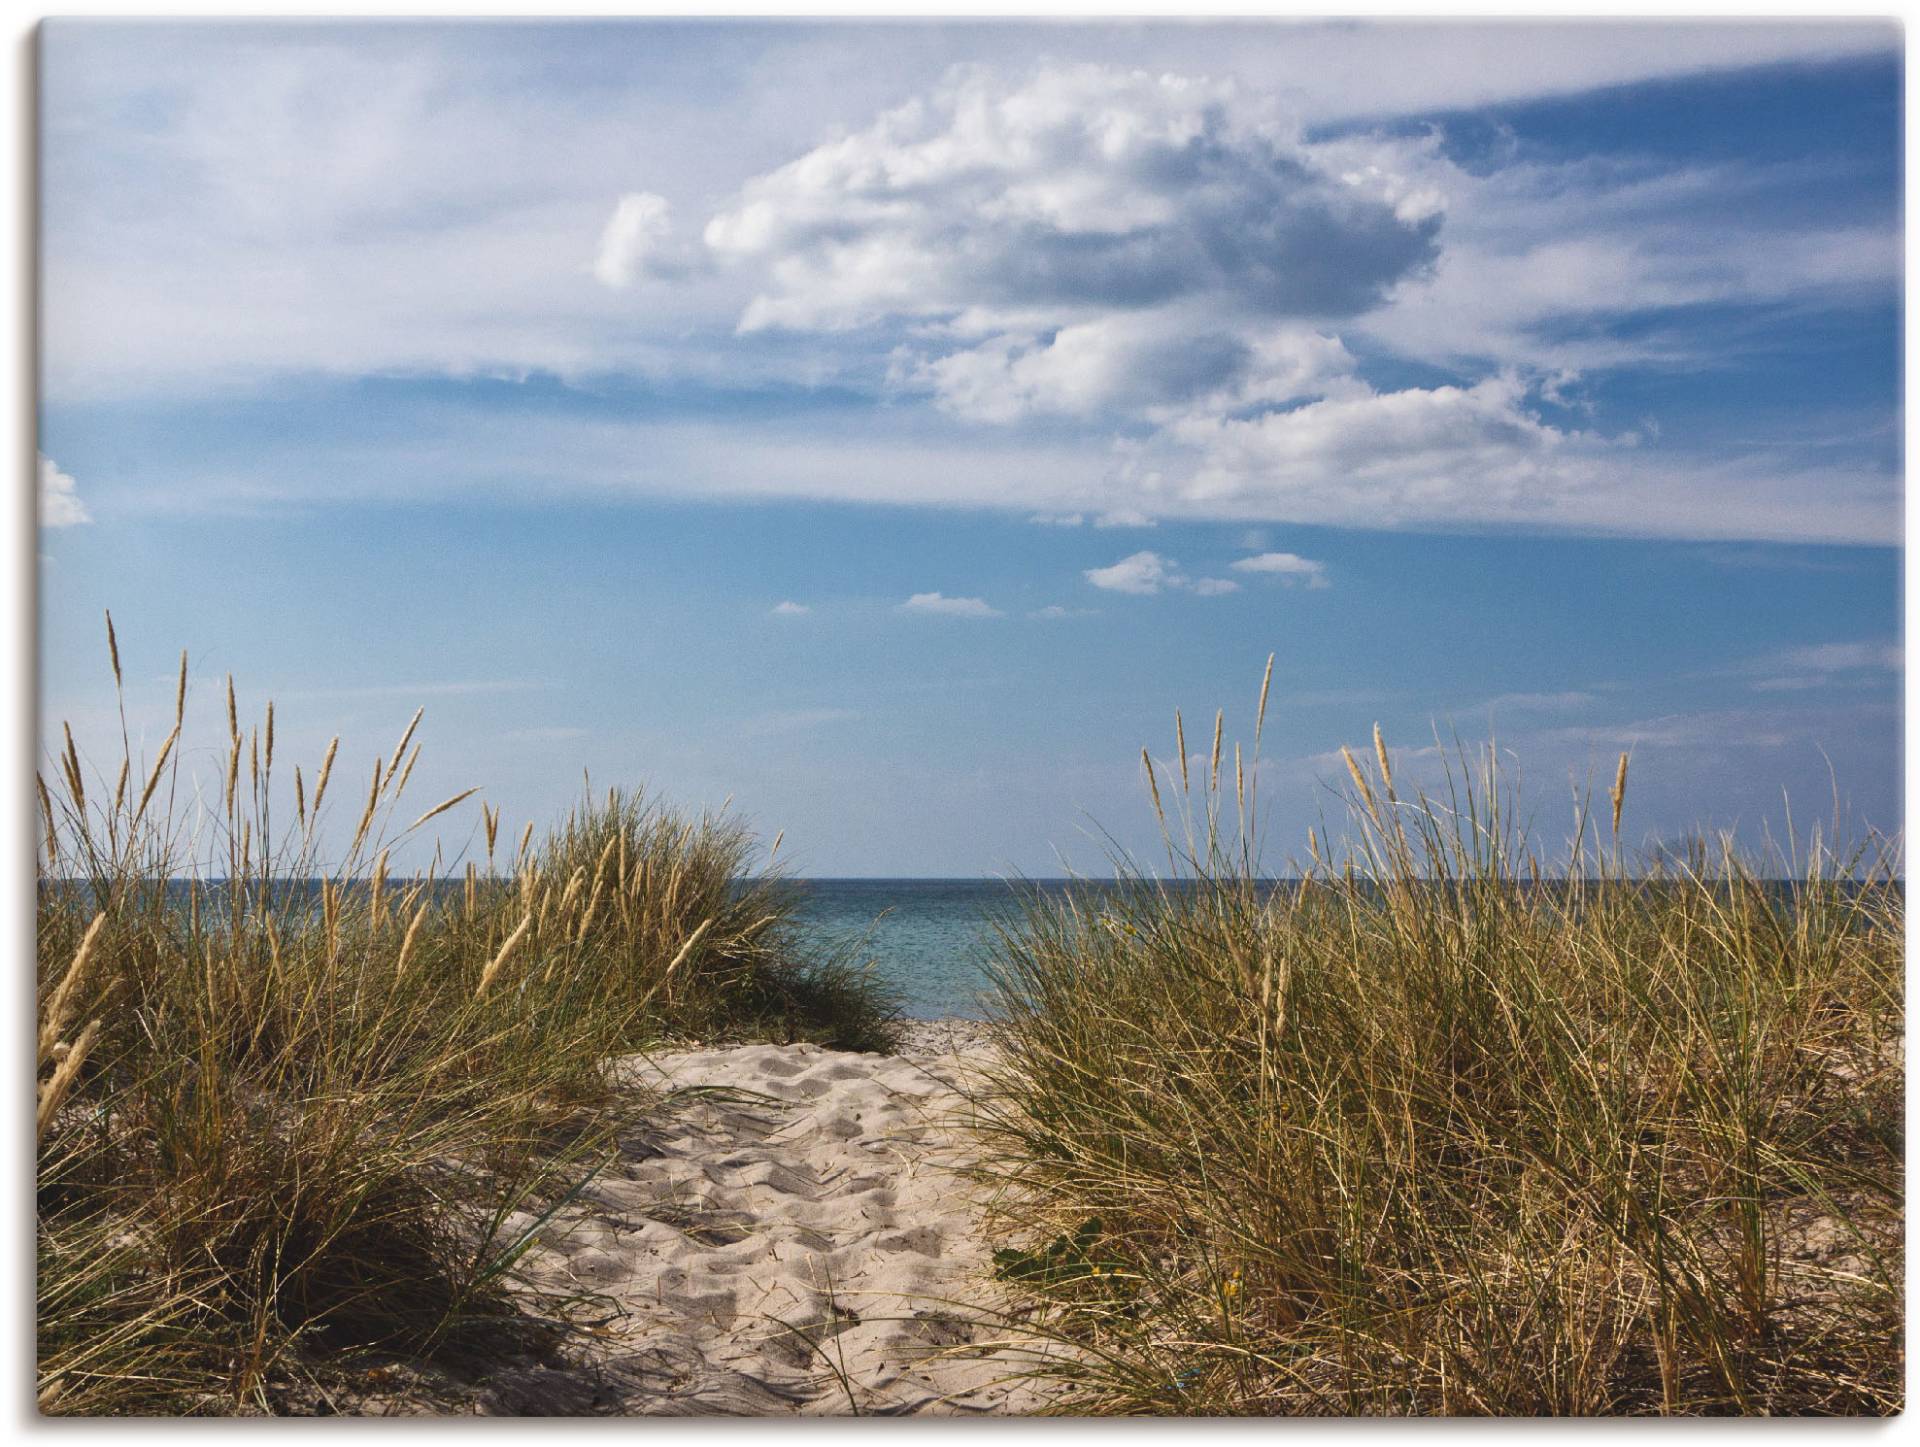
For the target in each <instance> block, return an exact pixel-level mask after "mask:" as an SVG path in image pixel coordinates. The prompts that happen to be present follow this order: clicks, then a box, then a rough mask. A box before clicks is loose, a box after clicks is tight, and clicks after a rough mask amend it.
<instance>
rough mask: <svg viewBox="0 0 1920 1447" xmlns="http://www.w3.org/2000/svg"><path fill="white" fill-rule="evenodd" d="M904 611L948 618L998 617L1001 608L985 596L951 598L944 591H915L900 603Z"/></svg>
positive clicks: (901, 609)
mask: <svg viewBox="0 0 1920 1447" xmlns="http://www.w3.org/2000/svg"><path fill="white" fill-rule="evenodd" d="M900 611H901V612H902V613H936V614H939V615H940V616H942V617H946V618H998V617H1000V616H1001V614H1000V610H999V609H998V608H995V607H994V606H993V605H992V604H990V603H988V602H987V600H986V599H984V598H949V597H947V596H946V595H945V594H944V593H915V594H914V595H913V596H912V597H911V598H909V599H907V601H906V602H904V603H902V604H901V605H900Z"/></svg>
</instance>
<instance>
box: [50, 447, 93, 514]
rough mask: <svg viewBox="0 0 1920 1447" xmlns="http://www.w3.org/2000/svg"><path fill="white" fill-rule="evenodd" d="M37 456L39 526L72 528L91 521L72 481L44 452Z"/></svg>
mask: <svg viewBox="0 0 1920 1447" xmlns="http://www.w3.org/2000/svg"><path fill="white" fill-rule="evenodd" d="M39 457H40V526H41V527H43V528H71V527H78V526H79V525H80V524H81V523H90V522H92V521H93V514H92V513H90V512H88V511H87V505H86V504H85V503H84V502H82V501H80V493H79V491H78V489H77V488H76V486H75V484H74V481H73V479H72V478H71V477H69V476H68V475H67V474H66V473H64V472H62V471H61V470H60V469H59V468H58V467H56V466H55V465H54V462H53V459H52V458H51V457H48V456H47V455H46V454H45V453H44V452H43V453H41V454H39Z"/></svg>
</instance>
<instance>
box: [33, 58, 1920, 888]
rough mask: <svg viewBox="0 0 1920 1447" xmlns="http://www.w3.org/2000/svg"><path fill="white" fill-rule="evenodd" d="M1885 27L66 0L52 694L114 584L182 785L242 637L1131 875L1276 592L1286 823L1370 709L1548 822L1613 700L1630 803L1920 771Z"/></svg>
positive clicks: (57, 262)
mask: <svg viewBox="0 0 1920 1447" xmlns="http://www.w3.org/2000/svg"><path fill="white" fill-rule="evenodd" d="M1901 43H1902V37H1901V34H1900V32H1899V30H1898V29H1897V27H1895V26H1893V25H1891V24H1888V23H1878V22H1876V23H1865V22H1847V23H1835V24H1817V23H1792V24H1781V23H1746V22H1739V23H1735V22H1702V23H1680V22H1659V23H1654V22H1644V23H1624V22H1622V23H1604V24H1603V23H1572V22H1559V23H1526V24H1521V23H1484V24H1467V23H1432V22H1420V23H1413V22H1384V21H1382V22H1359V21H1345V22H1337V23H1321V24H1284V23H1233V24H1227V23H1207V24H1199V23H1185V24H1180V23H1168V22H1156V23H1102V24H1087V23H1073V24H1067V23H1054V24H1038V23H1036V24H1022V25H1014V24H1003V23H985V22H972V23H938V24H936V23H917V24H904V23H902V24H875V23H868V22H839V23H770V22H746V21H732V22H702V23H692V22H665V21H659V22H617V23H613V22H573V23H540V24H503V23H501V24H482V23H462V24H450V23H408V24H398V23H396V24H383V25H370V24H361V23H329V24H306V23H294V22H274V23H255V24H232V23H216V22H196V23H160V22H139V23H128V22H96V21H73V20H56V21H51V22H48V23H47V24H45V25H44V26H43V27H42V29H41V31H40V38H39V60H40V67H41V77H40V104H41V121H40V136H41V162H40V199H41V209H40V217H41V235H40V281H41V299H40V306H41V317H40V323H41V326H40V341H41V358H40V367H41V371H40V429H39V430H40V437H39V448H40V454H41V460H40V471H39V482H40V522H41V533H40V580H41V598H42V607H41V627H42V719H43V728H56V727H57V723H58V721H62V720H65V721H70V722H71V723H72V726H73V728H74V731H75V734H76V736H77V737H78V738H79V739H80V741H81V747H82V749H83V751H87V752H92V753H94V754H95V755H96V756H98V757H101V758H105V757H108V756H109V753H110V751H111V757H113V758H114V759H115V760H116V761H117V758H118V753H117V749H118V741H119V716H118V712H117V709H116V706H115V702H114V695H113V689H112V679H111V676H110V674H109V672H108V669H107V666H106V658H105V648H104V635H103V628H102V622H101V619H102V613H103V611H104V610H109V609H110V610H111V611H112V613H113V615H114V619H115V623H116V626H117V629H118V633H119V640H120V649H121V654H122V659H123V664H124V665H125V669H126V673H127V708H128V717H129V721H130V729H131V732H132V735H133V738H134V745H135V749H136V751H137V752H138V751H144V752H145V754H146V756H147V757H151V755H152V753H153V752H154V751H155V750H156V749H157V748H158V746H159V743H160V741H161V739H163V738H164V736H165V734H166V732H167V730H168V728H169V727H170V726H171V721H172V718H171V716H172V710H173V686H174V685H173V670H174V669H175V667H176V665H177V659H178V656H179V650H180V649H182V648H185V649H186V650H187V651H188V653H189V655H190V658H191V660H192V668H193V677H194V680H195V682H194V687H193V690H192V697H191V701H190V706H189V721H188V730H187V736H186V739H185V752H184V754H183V758H184V760H185V767H186V768H187V769H188V770H189V772H193V773H198V774H199V775H201V776H202V777H204V778H206V779H208V780H211V779H212V778H213V777H214V776H215V775H217V774H219V773H220V772H221V771H222V770H223V769H224V766H225V753H226V745H225V735H226V725H225V720H224V717H223V715H224V710H225V693H224V688H225V684H224V678H225V676H226V675H228V674H231V675H232V676H233V678H234V680H235V686H236V689H237V692H238V695H239V698H240V702H241V708H242V711H243V712H244V713H247V714H248V715H249V716H257V715H258V713H259V711H260V709H261V708H262V707H263V706H264V704H265V701H266V700H267V699H269V698H272V699H273V700H274V701H275V706H276V726H277V730H278V733H279V739H280V743H279V747H280V750H281V757H283V758H292V759H296V760H308V761H312V763H317V761H318V759H319V757H320V755H321V753H322V752H323V751H324V750H325V748H326V745H327V741H328V739H329V738H330V737H331V736H333V735H335V734H338V735H340V736H341V739H342V742H341V760H342V763H341V767H342V768H343V769H346V770H347V771H348V776H349V777H352V776H359V775H364V773H365V772H366V768H367V766H368V765H370V764H371V762H372V761H373V759H374V758H375V757H376V756H378V755H380V754H381V753H383V751H385V750H387V749H389V748H390V747H391V746H392V743H393V741H394V739H395V738H396V737H397V736H398V735H399V733H400V731H401V730H402V729H403V728H404V727H405V725H406V722H407V720H408V718H409V717H410V716H411V714H412V713H413V711H414V709H415V708H416V707H424V708H425V710H426V713H425V718H424V720H423V722H422V725H421V734H420V737H422V738H423V739H424V740H425V743H426V748H425V751H424V753H423V755H422V759H421V763H420V766H419V768H418V770H417V772H416V775H415V778H414V780H413V782H412V783H411V784H410V789H409V793H410V795H412V796H414V797H417V798H419V799H420V800H422V807H424V806H425V805H426V804H428V803H432V802H436V801H437V800H438V799H439V798H440V797H444V796H445V795H447V794H450V793H453V792H455V791H457V790H459V789H463V788H466V787H468V786H470V785H474V786H478V787H479V788H480V789H481V791H482V793H481V797H484V798H485V799H486V800H488V801H490V802H492V803H494V804H497V805H499V806H500V807H501V809H502V810H503V814H504V816H505V818H506V819H507V820H509V821H525V820H532V821H535V822H536V823H539V824H546V823H550V822H552V821H554V820H555V819H557V818H558V817H559V816H560V815H562V814H563V813H564V812H565V810H566V809H567V807H568V806H569V805H570V803H571V802H573V801H574V800H575V799H576V798H578V796H579V794H580V791H581V790H582V788H583V787H586V786H587V785H588V784H589V783H590V784H591V786H592V787H593V788H595V789H596V790H597V789H600V788H604V787H606V786H608V785H612V784H623V785H629V786H645V787H646V788H647V789H649V790H650V791H652V792H654V793H656V794H658V795H659V796H661V797H662V798H664V799H667V800H670V801H673V802H675V803H678V804H681V805H684V806H688V807H696V808H697V807H701V806H707V805H711V806H719V805H721V804H722V803H726V802H729V801H730V807H732V808H733V809H734V810H736V811H738V812H739V813H740V814H741V815H742V816H743V817H744V818H745V819H747V820H748V821H749V822H750V823H751V824H752V825H753V826H754V827H755V828H756V829H757V830H758V831H759V832H760V834H761V837H762V839H763V840H764V841H766V842H769V843H770V842H771V840H772V838H773V836H774V835H775V834H776V833H778V834H780V835H781V837H782V843H781V852H780V860H781V862H782V863H784V864H785V865H786V866H788V867H789V868H791V869H793V870H795V871H797V872H799V873H803V874H810V875H827V876H831V875H889V876H891V875H940V876H967V875H996V874H1009V873H1017V874H1026V875H1034V876H1042V875H1057V874H1060V873H1063V872H1066V871H1068V870H1073V871H1078V872H1084V873H1093V874H1098V873H1104V872H1106V870H1107V867H1108V864H1109V861H1110V859H1111V857H1112V854H1113V851H1116V850H1118V851H1122V852H1126V853H1130V854H1133V855H1135V856H1137V857H1140V858H1142V859H1143V860H1146V861H1148V862H1151V860H1152V858H1153V857H1154V855H1155V852H1156V849H1157V829H1156V825H1155V823H1154V819H1153V815H1152V811H1151V807H1150V805H1149V803H1148V801H1147V793H1146V787H1145V777H1144V773H1143V769H1142V765H1141V762H1140V751H1141V749H1142V747H1143V746H1144V747H1147V748H1148V749H1149V750H1150V751H1151V753H1152V755H1153V757H1154V758H1155V760H1156V762H1157V766H1158V767H1159V768H1161V769H1162V770H1163V771H1172V770H1177V768H1178V764H1177V762H1176V754H1177V748H1176V745H1175V742H1174V728H1173V724H1174V716H1175V711H1176V710H1180V711H1181V712H1182V713H1183V714H1184V717H1185V719H1186V721H1187V728H1186V737H1187V743H1188V745H1189V748H1190V750H1191V751H1192V752H1193V753H1194V754H1195V755H1196V758H1195V760H1194V761H1193V766H1194V767H1201V766H1203V765H1204V763H1205V759H1204V757H1203V756H1204V755H1205V754H1206V752H1207V750H1208V745H1209V743H1210V739H1211V735H1212V728H1213V719H1214V715H1215V711H1216V710H1217V709H1224V710H1225V720H1224V733H1225V738H1226V740H1227V755H1228V758H1229V759H1230V758H1231V750H1232V745H1233V744H1234V742H1236V741H1238V742H1240V743H1242V744H1243V746H1247V747H1248V748H1249V749H1250V746H1251V744H1252V735H1253V725H1254V717H1253V715H1254V704H1255V699H1256V696H1257V693H1258V689H1259V684H1260V679H1261V675H1262V670H1263V669H1264V667H1265V665H1266V661H1267V658H1268V656H1269V654H1271V655H1272V656H1273V658H1274V665H1273V684H1272V692H1271V698H1270V703H1269V708H1268V717H1267V721H1266V727H1265V730H1264V735H1263V737H1262V739H1261V763H1260V765H1259V767H1258V771H1257V777H1258V780H1259V796H1258V810H1257V812H1258V814H1259V818H1260V824H1261V828H1262V833H1263V837H1264V839H1265V841H1266V843H1265V851H1266V852H1265V858H1266V862H1267V865H1268V867H1270V868H1273V869H1275V870H1280V869H1283V868H1285V867H1286V865H1287V862H1288V861H1289V860H1290V859H1293V858H1297V857H1300V856H1302V855H1303V854H1304V852H1305V846H1306V831H1307V829H1308V827H1309V826H1310V825H1317V824H1319V823H1321V822H1322V821H1323V820H1329V821H1331V822H1332V823H1333V825H1334V829H1335V832H1336V833H1338V832H1339V827H1340V825H1339V821H1340V819H1341V818H1342V817H1343V807H1342V805H1341V803H1340V801H1339V799H1338V797H1337V795H1336V792H1335V791H1336V789H1337V787H1338V785H1339V784H1340V782H1341V781H1342V778H1343V775H1344V766H1343V765H1342V764H1341V762H1340V758H1339V753H1338V750H1339V748H1340V747H1341V745H1343V744H1347V745H1354V746H1358V745H1361V744H1363V743H1364V744H1368V745H1369V746H1370V743H1371V735H1372V730H1373V727H1374V725H1375V724H1376V723H1377V724H1378V725H1379V726H1380V728H1381V730H1382V734H1383V737H1384V738H1385V739H1386V740H1387V742H1388V744H1389V746H1390V747H1391V749H1392V750H1393V754H1394V757H1395V759H1396V772H1397V774H1398V776H1399V777H1400V778H1401V779H1402V781H1403V783H1418V782H1422V781H1425V782H1435V781H1437V780H1438V779H1439V777H1440V775H1439V772H1438V771H1439V769H1440V763H1441V758H1442V755H1443V754H1444V753H1445V752H1446V750H1448V749H1452V748H1454V747H1456V746H1457V747H1464V748H1466V749H1468V750H1470V751H1471V750H1475V749H1478V748H1480V747H1483V746H1485V745H1486V744H1487V743H1489V741H1491V742H1492V744H1493V745H1494V746H1495V747H1496V748H1497V749H1498V751H1499V755H1500V757H1501V758H1502V759H1503V760H1504V762H1505V767H1507V768H1508V769H1509V770H1510V771H1512V774H1513V777H1514V779H1515V780H1516V781H1517V783H1518V792H1519V797H1520V798H1521V799H1522V801H1523V812H1524V815H1525V817H1526V818H1528V819H1529V820H1530V821H1531V823H1532V826H1533V830H1534V833H1535V836H1536V838H1538V839H1539V840H1541V841H1542V845H1543V847H1546V848H1548V849H1549V852H1551V851H1552V850H1553V849H1556V848H1558V847H1559V846H1561V845H1563V844H1564V841H1565V839H1566V836H1567V834H1568V833H1569V832H1570V829H1571V822H1572V819H1573V802H1572V801H1573V795H1574V793H1576V792H1577V791H1578V790H1579V789H1581V788H1583V787H1585V786H1586V785H1587V784H1588V783H1589V782H1591V783H1593V784H1594V785H1595V786H1596V787H1597V788H1599V789H1601V790H1604V788H1605V786H1606V785H1607V784H1608V783H1610V781H1611V778H1612V774H1613V769H1614V764H1615V760H1616V759H1617V757H1618V755H1619V754H1620V752H1622V751H1627V752H1629V753H1630V754H1631V757H1632V768H1631V787H1630V790H1629V802H1628V807H1627V810H1626V817H1625V831H1624V832H1625V834H1626V837H1627V838H1628V840H1629V842H1630V843H1631V844H1633V845H1635V846H1637V847H1640V848H1644V849H1651V848H1654V847H1656V846H1658V845H1660V844H1662V843H1664V842H1670V841H1672V840H1675V839H1678V838H1681V837H1684V836H1685V835H1686V834H1688V833H1689V832H1692V831H1694V830H1698V829H1707V830H1731V831H1733V832H1734V833H1735V834H1736V835H1737V836H1738V837H1739V838H1740V839H1741V840H1742V841H1744V842H1746V843H1747V844H1749V845H1758V844H1759V843H1760V842H1761V841H1762V840H1763V839H1764V838H1765V837H1766V834H1767V833H1768V832H1771V834H1772V835H1773V836H1775V837H1779V836H1781V835H1783V834H1784V833H1785V832H1786V823H1787V810H1788V809H1789V807H1790V808H1791V809H1792V810H1793V816H1794V827H1795V828H1796V829H1798V830H1799V831H1800V832H1801V833H1804V832H1805V829H1806V827H1807V825H1808V823H1809V821H1810V820H1812V819H1813V818H1816V817H1820V816H1822V815H1826V816H1831V815H1833V814H1834V812H1835V811H1836V808H1837V809H1838V811H1839V813H1840V814H1841V815H1842V817H1843V830H1842V832H1843V833H1857V832H1859V831H1860V830H1863V829H1880V830H1886V831H1897V830H1898V829H1899V828H1900V826H1901V817H1900V798H1901V768H1902V761H1901V754H1900V747H1901V743H1900V741H1901V715H1900V706H1901V682H1902V667H1903V662H1902V642H1901V637H1900V612H1899V609H1900V589H1901V573H1902V556H1901V539H1902V525H1903V516H1902V512H1903V503H1902V468H1903V461H1902V455H1901V437H1902V424H1903V419H1902V415H1901V399H1902V392H1901V374H1900V358H1901V348H1902V337H1901V316H1902V284H1903V282H1902V270H1901V267H1902V260H1901V258H1902V250H1903V236H1902V197H1901V165H1902V162H1901V154H1900V134H1901V122H1902V111H1901V107H1902V89H1903V71H1902V63H1901ZM1249 767H1251V765H1250V766H1249ZM308 768H309V774H310V773H311V764H309V765H308ZM477 818H478V815H477V810H476V809H475V808H474V807H473V806H468V807H467V808H465V809H463V810H459V811H455V812H453V813H451V814H449V815H447V816H445V817H444V820H443V823H444V824H445V826H446V832H445V833H444V835H443V836H442V839H443V842H444V843H445V846H446V850H447V853H448V854H449V855H451V856H457V855H458V854H459V851H460V850H461V849H463V848H467V847H469V845H470V841H471V838H472V834H473V827H474V825H475V823H476V822H477ZM352 823H353V821H352V820H346V821H344V827H342V828H341V829H340V832H342V833H345V832H350V830H351V826H352ZM514 832H516V833H517V827H516V828H515V831H514Z"/></svg>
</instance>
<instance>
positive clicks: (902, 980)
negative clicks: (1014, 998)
mask: <svg viewBox="0 0 1920 1447" xmlns="http://www.w3.org/2000/svg"><path fill="white" fill-rule="evenodd" d="M796 883H797V885H798V886H799V888H800V890H801V899H802V904H801V908H800V919H801V923H802V925H803V927H804V928H805V929H806V931H807V934H808V936H809V937H810V939H811V940H812V941H813V942H815V943H816V944H819V945H822V946H825V947H828V948H833V949H858V951H859V955H858V958H860V959H861V960H863V961H864V960H871V961H872V962H873V967H874V970H875V972H876V973H878V974H879V975H880V976H881V977H882V978H884V979H885V980H886V981H887V982H888V983H889V984H891V985H893V986H894V988H895V989H897V990H898V991H899V992H900V995H901V997H902V999H903V1000H904V1001H905V1004H906V1011H907V1013H908V1014H909V1015H911V1016H913V1017H914V1018H915V1019H920V1020H934V1019H941V1018H944V1017H947V1016H962V1017H966V1018H969V1019H978V1018H979V1017H980V1015H981V1014H982V1009H981V1003H980V996H981V992H982V991H984V990H985V989H986V988H987V977H986V974H985V971H984V969H983V965H984V961H985V958H986V952H987V949H988V947H989V946H990V945H991V943H992V941H993V920H994V919H995V918H1006V917H1007V916H1008V915H1009V914H1010V913H1011V912H1012V911H1013V910H1014V909H1015V908H1017V906H1018V901H1019V896H1018V895H1017V894H1016V892H1015V889H1014V886H1012V885H1011V884H1008V883H1006V882H1004V881H1002V880H998V879H806V880H798V881H796ZM1035 887H1036V885H1035V884H1033V883H1032V882H1029V883H1026V884H1023V885H1022V886H1021V888H1022V889H1023V890H1030V889H1032V888H1035ZM1037 887H1038V888H1041V889H1059V888H1063V887H1064V886H1063V885H1061V884H1058V883H1055V882H1052V881H1048V882H1045V883H1041V884H1039V885H1038V886H1037Z"/></svg>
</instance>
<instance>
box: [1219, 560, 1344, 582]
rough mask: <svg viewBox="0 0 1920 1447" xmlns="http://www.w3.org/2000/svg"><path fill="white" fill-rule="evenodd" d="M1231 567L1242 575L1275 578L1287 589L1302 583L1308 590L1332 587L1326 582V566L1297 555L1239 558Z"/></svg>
mask: <svg viewBox="0 0 1920 1447" xmlns="http://www.w3.org/2000/svg"><path fill="white" fill-rule="evenodd" d="M1233 567H1234V568H1235V569H1236V570H1237V571H1239V572H1242V573H1261V574H1265V575H1267V576H1270V577H1277V578H1278V579H1280V581H1281V582H1283V583H1285V584H1286V585H1287V586H1288V587H1292V586H1293V585H1294V584H1295V583H1304V584H1305V585H1306V586H1307V587H1309V588H1326V587H1331V586H1332V585H1331V584H1330V583H1329V582H1328V581H1327V565H1326V564H1325V563H1318V562H1315V561H1314V560H1313V559H1312V558H1303V557H1301V556H1300V555H1299V554H1298V553H1259V554H1256V555H1255V556H1253V557H1251V558H1241V559H1239V560H1238V561H1237V562H1235V563H1234V564H1233Z"/></svg>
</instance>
